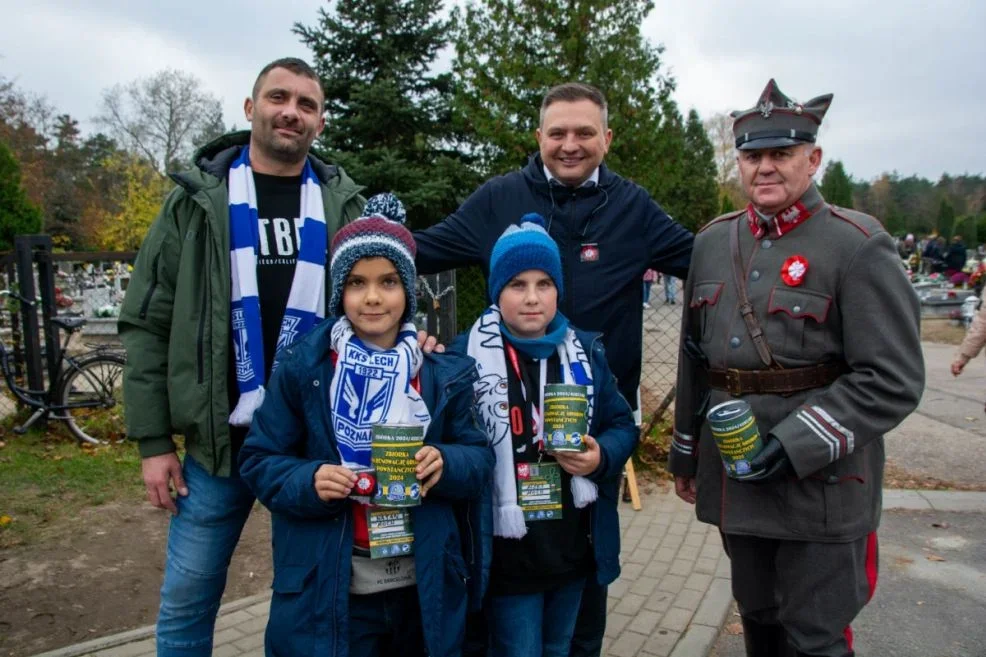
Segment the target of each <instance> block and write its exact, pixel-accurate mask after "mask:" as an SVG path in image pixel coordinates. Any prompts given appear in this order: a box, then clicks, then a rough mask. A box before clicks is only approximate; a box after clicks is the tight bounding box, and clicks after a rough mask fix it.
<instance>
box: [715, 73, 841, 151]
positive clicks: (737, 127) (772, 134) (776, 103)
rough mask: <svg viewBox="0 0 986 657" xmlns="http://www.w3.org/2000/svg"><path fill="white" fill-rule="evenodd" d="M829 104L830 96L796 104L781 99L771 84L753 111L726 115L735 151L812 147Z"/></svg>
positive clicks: (783, 97) (786, 99)
mask: <svg viewBox="0 0 986 657" xmlns="http://www.w3.org/2000/svg"><path fill="white" fill-rule="evenodd" d="M831 104H832V94H825V95H824V96H818V97H817V98H812V99H811V100H809V101H808V102H807V103H797V102H795V101H793V100H791V99H790V98H788V97H787V96H785V95H784V93H783V92H782V91H781V90H780V89H778V88H777V83H776V82H774V81H773V80H771V81H770V82H768V83H767V86H766V87H765V88H764V90H763V93H762V94H760V100H758V101H757V104H756V106H755V107H753V108H752V109H748V110H737V111H735V112H732V113H731V114H730V116H731V117H733V136H734V137H735V138H736V148H738V149H739V150H741V151H749V150H756V149H760V148H782V147H784V146H795V145H797V144H813V143H815V135H816V134H818V127H819V126H820V125H821V124H822V117H824V116H825V112H827V111H828V108H829V105H831Z"/></svg>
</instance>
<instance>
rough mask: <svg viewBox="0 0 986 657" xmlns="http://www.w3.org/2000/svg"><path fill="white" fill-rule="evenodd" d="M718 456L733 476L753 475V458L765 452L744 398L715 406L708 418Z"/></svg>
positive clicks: (750, 410)
mask: <svg viewBox="0 0 986 657" xmlns="http://www.w3.org/2000/svg"><path fill="white" fill-rule="evenodd" d="M706 420H708V422H709V429H710V430H711V431H712V437H713V438H714V439H715V441H716V446H717V447H718V448H719V456H720V457H721V458H722V463H723V465H724V466H725V468H726V474H728V475H729V476H731V477H744V476H746V475H749V474H750V473H751V470H750V459H752V458H753V457H754V456H756V455H757V454H759V453H760V450H761V449H763V440H762V439H761V438H760V430H759V429H758V428H757V419H756V418H755V417H753V409H752V408H750V405H749V404H748V403H746V402H745V401H743V400H742V399H733V400H730V401H727V402H723V403H721V404H718V405H716V406H714V407H712V408H711V409H710V410H709V412H708V414H707V415H706Z"/></svg>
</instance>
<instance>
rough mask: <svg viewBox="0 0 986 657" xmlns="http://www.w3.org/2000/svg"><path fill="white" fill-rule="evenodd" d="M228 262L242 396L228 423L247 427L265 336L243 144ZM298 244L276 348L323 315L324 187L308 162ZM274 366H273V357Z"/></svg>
mask: <svg viewBox="0 0 986 657" xmlns="http://www.w3.org/2000/svg"><path fill="white" fill-rule="evenodd" d="M228 186H229V249H230V251H229V265H230V278H231V282H232V296H231V303H230V317H231V321H232V334H233V349H234V351H235V352H236V383H237V386H238V388H239V391H240V400H239V402H237V404H236V408H234V409H233V412H232V413H231V414H230V416H229V423H230V424H233V425H236V426H241V427H247V426H250V421H251V420H252V419H253V413H254V412H255V411H256V410H257V409H258V408H260V405H261V404H262V403H263V401H264V384H265V383H266V373H265V372H264V337H263V329H262V325H261V323H260V296H259V293H258V290H257V249H258V247H259V244H260V228H259V223H258V218H257V190H256V188H255V187H254V183H253V170H252V169H251V168H250V147H249V146H247V147H244V148H243V150H242V151H241V152H240V155H239V157H238V158H236V160H235V161H234V162H233V165H232V166H231V167H230V169H229V181H228ZM301 216H302V217H304V220H305V221H304V224H303V225H302V227H301V244H300V245H299V248H298V263H297V265H295V270H294V280H293V281H292V282H291V293H290V294H289V296H288V304H287V308H286V309H285V311H284V319H282V320H281V332H280V334H279V335H278V337H277V347H276V349H275V358H276V354H277V352H278V351H280V350H281V349H282V348H283V347H285V346H287V345H289V344H291V343H292V342H294V341H295V340H297V339H298V338H299V337H300V336H302V335H304V334H305V333H307V332H308V331H309V330H311V328H312V327H313V326H314V325H315V324H316V323H317V322H318V321H319V320H321V319H322V318H324V317H325V250H326V246H327V244H328V241H327V231H326V227H325V208H324V207H323V206H322V190H321V188H320V186H319V182H318V178H317V177H316V176H315V171H314V169H312V165H311V162H310V161H308V160H306V161H305V168H304V170H303V171H302V172H301ZM274 366H275V367H276V366H277V362H276V360H275V363H274Z"/></svg>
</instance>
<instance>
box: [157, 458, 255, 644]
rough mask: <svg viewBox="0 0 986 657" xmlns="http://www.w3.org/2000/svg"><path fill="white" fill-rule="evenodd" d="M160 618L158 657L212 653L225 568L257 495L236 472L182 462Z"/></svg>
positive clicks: (162, 588) (224, 584) (162, 590)
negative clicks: (217, 473) (223, 473)
mask: <svg viewBox="0 0 986 657" xmlns="http://www.w3.org/2000/svg"><path fill="white" fill-rule="evenodd" d="M182 471H183V473H184V475H185V483H186V484H187V485H188V496H187V497H182V496H180V495H179V496H178V500H177V505H178V515H176V516H173V517H172V518H171V528H170V529H169V531H168V556H167V560H166V561H165V565H164V583H163V584H162V585H161V608H160V611H159V612H158V618H157V654H158V657H193V656H194V657H199V656H201V657H208V656H209V655H211V654H212V634H213V630H214V629H215V625H216V612H218V611H219V601H220V599H221V598H222V596H223V590H224V589H225V588H226V572H227V570H228V569H229V560H230V558H232V556H233V550H234V549H235V548H236V544H237V542H239V540H240V533H241V532H242V531H243V525H245V524H246V521H247V517H248V516H249V515H250V509H251V508H253V501H254V497H253V494H252V493H251V492H250V490H249V489H248V488H247V487H246V484H244V483H243V480H242V479H240V478H239V476H237V475H235V474H234V475H233V476H232V477H213V476H212V475H210V474H209V473H208V472H207V471H206V470H205V468H203V467H202V466H201V465H200V464H199V463H197V462H196V461H195V460H194V459H192V458H189V457H186V458H185V463H184V465H183V466H182Z"/></svg>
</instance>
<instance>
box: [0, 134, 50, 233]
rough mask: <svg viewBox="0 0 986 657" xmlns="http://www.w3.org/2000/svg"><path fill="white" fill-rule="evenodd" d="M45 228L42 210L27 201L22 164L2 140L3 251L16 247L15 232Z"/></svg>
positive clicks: (0, 225)
mask: <svg viewBox="0 0 986 657" xmlns="http://www.w3.org/2000/svg"><path fill="white" fill-rule="evenodd" d="M40 231H41V211H40V210H39V209H38V208H37V206H35V205H33V204H32V203H31V202H30V201H28V200H27V196H26V195H25V193H24V188H23V187H22V186H21V167H20V164H19V163H18V162H17V159H16V158H15V157H14V154H13V152H11V150H10V149H9V148H7V145H6V144H5V143H3V142H2V141H0V251H9V250H10V249H12V248H14V236H15V235H28V234H32V233H38V232H40Z"/></svg>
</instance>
